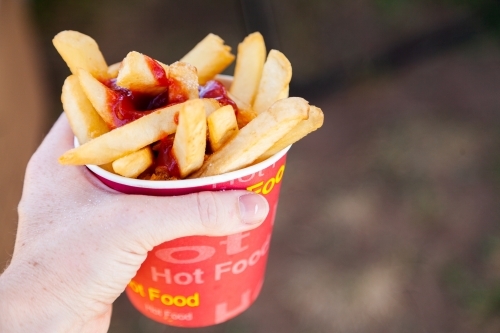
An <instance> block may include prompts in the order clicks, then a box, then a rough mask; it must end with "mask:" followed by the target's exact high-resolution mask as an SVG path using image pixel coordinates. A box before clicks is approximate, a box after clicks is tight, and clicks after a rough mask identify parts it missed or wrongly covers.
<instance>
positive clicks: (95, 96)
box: [78, 69, 116, 128]
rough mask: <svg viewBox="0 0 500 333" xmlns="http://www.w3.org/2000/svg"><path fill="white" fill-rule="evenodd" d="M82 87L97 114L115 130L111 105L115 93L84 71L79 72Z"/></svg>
mask: <svg viewBox="0 0 500 333" xmlns="http://www.w3.org/2000/svg"><path fill="white" fill-rule="evenodd" d="M78 79H79V81H80V85H81V87H82V89H83V91H84V92H85V95H87V98H88V99H89V100H90V102H91V103H92V105H93V106H94V108H95V110H96V111H97V113H98V114H99V115H100V116H101V118H102V119H103V120H104V122H105V123H106V124H107V125H108V127H110V128H115V127H116V125H115V122H114V117H113V113H112V112H113V110H111V106H110V103H109V100H110V98H113V97H114V96H115V93H114V91H112V90H111V89H109V88H108V87H106V86H105V85H104V84H102V83H101V82H99V80H97V79H96V78H95V77H94V76H92V74H91V73H90V72H88V71H86V70H84V69H79V70H78Z"/></svg>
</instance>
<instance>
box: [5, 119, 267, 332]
mask: <svg viewBox="0 0 500 333" xmlns="http://www.w3.org/2000/svg"><path fill="white" fill-rule="evenodd" d="M72 142H73V134H72V133H71V130H70V128H69V125H68V121H67V119H66V117H65V116H64V115H62V116H61V117H60V119H59V120H58V121H57V123H56V124H55V125H54V127H53V128H52V130H51V131H50V133H49V134H48V135H47V137H46V138H45V140H44V141H43V143H42V144H41V146H40V147H39V149H38V150H37V152H36V153H35V154H34V155H33V157H32V158H31V160H30V162H29V164H28V168H27V171H26V177H25V184H24V189H23V196H22V199H21V202H20V204H19V209H18V210H19V226H18V232H17V238H16V244H15V249H14V255H13V258H12V261H11V263H10V265H9V266H8V268H7V269H6V271H5V272H4V273H3V274H2V275H1V276H0V331H1V332H92V333H94V332H106V331H107V329H108V327H109V321H110V317H111V307H112V303H113V302H114V301H115V299H116V298H117V297H118V296H119V295H120V294H121V293H122V292H123V290H124V289H125V287H126V285H127V284H128V282H129V281H130V279H131V278H132V277H133V276H134V275H135V273H136V271H137V270H138V268H139V267H140V265H141V263H142V262H143V261H144V259H145V258H146V254H147V252H148V251H149V250H151V249H152V248H153V247H154V246H156V245H158V244H161V243H163V242H165V241H168V240H172V239H174V238H177V237H183V236H188V235H211V236H222V235H228V234H232V233H237V232H242V231H246V230H249V229H253V228H255V227H257V226H258V225H259V224H260V223H261V222H262V221H263V220H264V219H265V217H266V215H267V213H268V209H269V207H268V204H267V201H266V200H265V199H264V198H263V197H261V196H259V195H257V194H253V193H250V192H246V191H226V192H203V193H198V194H190V195H185V196H178V197H153V196H141V195H127V194H122V193H118V192H116V191H114V190H111V189H109V188H108V187H106V186H105V185H103V184H102V183H100V182H99V181H98V180H97V179H96V178H95V177H94V176H93V175H92V174H91V173H90V172H89V171H88V170H87V169H86V168H85V167H73V166H61V165H59V164H58V162H57V158H58V157H59V156H60V155H61V154H62V153H63V152H64V151H66V150H68V149H70V148H71V147H72Z"/></svg>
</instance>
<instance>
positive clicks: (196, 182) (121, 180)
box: [74, 137, 291, 189]
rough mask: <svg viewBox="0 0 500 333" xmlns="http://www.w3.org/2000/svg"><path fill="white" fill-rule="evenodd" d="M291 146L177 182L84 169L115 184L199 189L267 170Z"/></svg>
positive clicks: (94, 168) (75, 139)
mask: <svg viewBox="0 0 500 333" xmlns="http://www.w3.org/2000/svg"><path fill="white" fill-rule="evenodd" d="M74 144H75V147H78V146H79V142H78V139H77V138H76V137H75V138H74ZM290 147H291V145H290V146H288V147H286V148H285V149H283V150H281V151H279V152H278V153H276V154H275V155H273V156H271V157H269V158H268V159H266V160H264V161H262V162H259V163H256V164H252V165H250V166H248V167H246V168H242V169H239V170H235V171H231V172H227V173H224V174H220V175H216V176H208V177H202V178H193V179H179V180H144V179H135V178H127V177H124V176H120V175H117V174H115V173H112V172H109V171H106V170H104V169H102V168H101V167H99V166H97V165H91V164H87V165H86V167H87V168H88V169H89V170H90V171H92V172H93V173H95V174H96V175H98V176H99V177H102V178H105V179H107V180H110V181H112V182H114V183H117V184H122V185H127V186H132V187H139V188H151V189H167V188H168V189H178V188H190V187H199V186H206V185H212V184H217V183H224V182H228V181H231V180H234V179H238V178H243V177H245V176H248V175H251V174H253V173H256V172H259V171H261V170H264V169H266V168H268V167H269V166H271V165H273V164H274V163H276V162H277V161H278V160H279V159H280V158H282V157H283V156H284V155H285V154H286V153H287V152H288V150H289V149H290Z"/></svg>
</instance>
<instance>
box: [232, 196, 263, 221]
mask: <svg viewBox="0 0 500 333" xmlns="http://www.w3.org/2000/svg"><path fill="white" fill-rule="evenodd" d="M238 202H239V206H240V217H241V220H242V221H243V223H245V224H257V223H261V222H262V221H264V220H265V218H266V216H267V213H269V204H268V203H267V200H266V199H265V198H264V197H263V196H261V195H258V194H253V193H252V194H244V195H242V196H240V197H239V198H238Z"/></svg>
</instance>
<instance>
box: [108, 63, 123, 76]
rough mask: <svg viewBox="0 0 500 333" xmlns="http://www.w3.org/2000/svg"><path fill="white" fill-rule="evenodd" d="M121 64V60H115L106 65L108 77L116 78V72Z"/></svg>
mask: <svg viewBox="0 0 500 333" xmlns="http://www.w3.org/2000/svg"><path fill="white" fill-rule="evenodd" d="M121 66H122V62H121V61H120V62H116V63H114V64H112V65H109V67H108V78H110V79H116V77H117V76H118V72H119V71H120V67H121Z"/></svg>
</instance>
